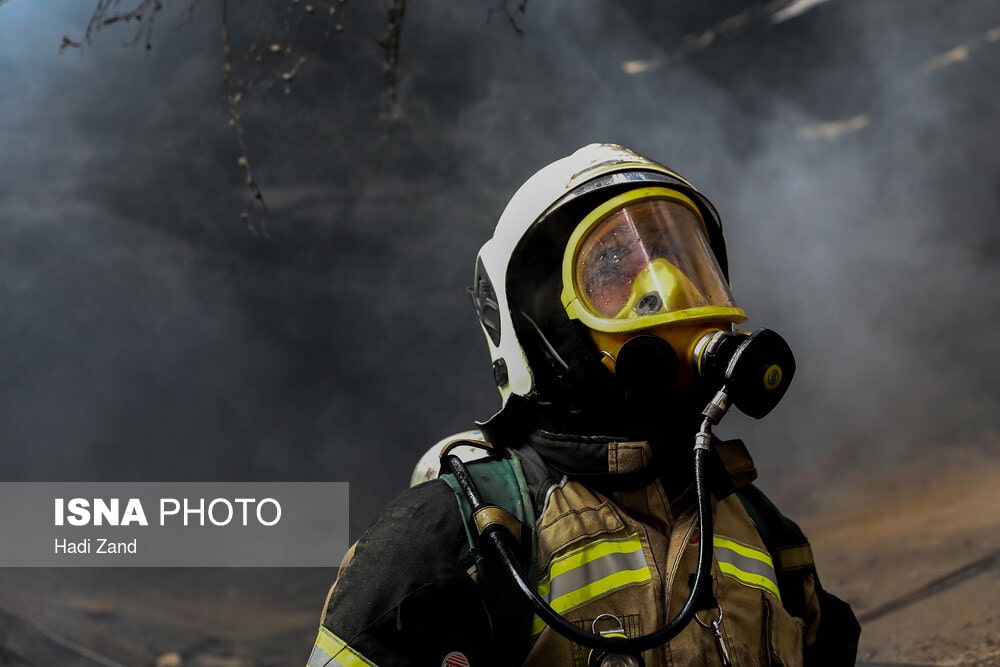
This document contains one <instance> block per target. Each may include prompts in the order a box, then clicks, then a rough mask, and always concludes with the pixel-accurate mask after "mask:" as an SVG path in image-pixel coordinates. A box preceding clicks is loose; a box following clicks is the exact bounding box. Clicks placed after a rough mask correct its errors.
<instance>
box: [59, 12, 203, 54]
mask: <svg viewBox="0 0 1000 667" xmlns="http://www.w3.org/2000/svg"><path fill="white" fill-rule="evenodd" d="M197 2H198V0H192V5H194V4H197ZM126 3H128V4H130V5H131V7H130V8H129V7H128V6H126V7H125V8H124V9H123V8H122V5H123V4H126ZM163 6H164V5H163V0H98V1H97V7H95V8H94V12H93V14H91V15H90V21H89V22H88V23H87V29H86V31H84V33H83V40H82V41H83V42H86V43H88V44H89V43H90V38H91V36H92V35H93V34H94V33H95V32H97V31H98V30H100V29H101V28H104V27H107V26H109V25H114V24H115V23H135V24H136V26H137V29H136V33H135V37H134V38H133V41H132V43H133V44H136V43H138V42H139V41H140V40H142V41H143V42H144V44H145V48H146V50H147V51H148V50H149V49H151V48H153V25H154V23H155V22H156V15H157V14H159V13H160V12H161V11H163ZM143 37H145V39H144V40H143ZM67 41H69V42H72V41H73V40H67V38H63V44H64V45H66V46H71V44H68V43H67Z"/></svg>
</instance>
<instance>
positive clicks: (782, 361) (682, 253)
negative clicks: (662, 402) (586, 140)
mask: <svg viewBox="0 0 1000 667" xmlns="http://www.w3.org/2000/svg"><path fill="white" fill-rule="evenodd" d="M562 278H563V290H562V304H563V306H564V307H565V308H566V312H567V314H568V315H569V317H570V318H571V319H577V320H579V321H581V322H582V323H583V324H584V325H585V326H586V327H587V328H588V329H589V331H590V335H591V338H592V339H593V341H594V344H595V345H596V346H597V348H598V350H600V351H601V354H602V357H603V358H602V362H603V363H604V365H605V366H606V367H607V368H608V369H609V370H610V371H611V372H613V373H614V375H615V377H616V378H617V380H618V382H619V384H620V385H621V386H622V388H623V389H624V390H625V391H626V393H629V394H632V395H639V396H645V397H651V396H652V397H655V396H656V395H658V394H659V395H663V394H665V392H668V391H698V390H702V391H703V392H705V393H709V392H714V391H716V390H718V389H720V388H722V387H725V388H726V389H727V394H728V397H729V400H730V401H731V403H732V404H733V405H735V406H736V407H737V408H739V409H740V410H741V411H742V412H744V413H746V414H747V415H749V416H751V417H754V418H757V419H760V418H761V417H763V416H764V415H766V414H767V413H769V412H770V411H771V410H772V409H773V408H774V407H775V406H776V405H777V404H778V402H779V401H780V400H781V398H782V397H783V396H784V394H785V391H786V390H787V388H788V385H789V383H790V382H791V379H792V376H793V375H794V373H795V359H794V357H793V355H792V352H791V349H790V348H789V347H788V344H787V343H786V342H785V341H784V339H783V338H782V337H781V336H780V335H778V334H777V333H775V332H774V331H771V330H769V329H760V330H758V331H756V332H753V333H749V332H744V331H738V330H734V325H735V324H738V323H740V322H743V321H744V320H746V314H745V313H744V311H743V310H742V309H741V308H739V307H737V306H736V304H735V303H734V302H733V298H732V295H731V294H730V291H729V286H728V283H727V281H726V278H725V276H724V274H723V272H722V270H721V269H720V268H719V264H718V262H717V261H716V258H715V256H714V254H713V253H712V249H711V247H710V246H709V243H708V233H707V229H706V227H705V223H704V221H703V219H702V217H701V215H700V214H699V212H698V207H697V206H696V205H695V203H694V202H693V201H692V200H691V199H690V198H689V197H688V196H686V195H685V194H683V193H681V192H678V191H676V190H672V189H670V188H664V187H646V188H639V189H634V190H629V191H626V192H624V193H622V194H619V195H618V196H616V197H614V198H612V199H610V200H609V201H607V202H605V203H604V204H602V205H601V206H599V207H598V208H596V209H595V210H593V211H592V212H591V213H590V214H589V215H587V216H586V217H585V218H584V219H583V220H582V221H581V222H580V224H579V225H578V226H577V227H576V229H575V231H574V232H573V234H572V235H571V236H570V239H569V241H568V243H567V245H566V251H565V254H564V257H563V270H562Z"/></svg>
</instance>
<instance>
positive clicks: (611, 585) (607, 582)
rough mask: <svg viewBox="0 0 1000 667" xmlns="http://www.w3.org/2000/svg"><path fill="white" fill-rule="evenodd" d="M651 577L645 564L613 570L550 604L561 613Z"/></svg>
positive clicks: (643, 581)
mask: <svg viewBox="0 0 1000 667" xmlns="http://www.w3.org/2000/svg"><path fill="white" fill-rule="evenodd" d="M651 578H652V576H651V575H650V573H649V568H648V567H647V566H645V565H644V566H642V567H641V568H639V569H638V570H624V571H622V572H615V573H614V574H611V575H608V576H607V577H604V578H603V579H598V580H597V581H595V582H593V583H590V584H587V585H586V586H584V587H583V588H578V589H576V590H575V591H571V592H569V593H566V594H565V595H561V596H559V597H557V598H556V599H555V600H552V602H551V603H550V604H551V605H552V608H553V609H555V610H556V611H558V612H559V613H562V612H564V611H569V610H570V609H573V608H575V607H580V606H582V605H583V604H584V603H586V602H589V601H590V600H593V599H595V598H598V597H601V596H602V595H606V594H608V593H610V592H612V591H616V590H618V589H619V588H624V587H625V586H628V585H629V584H641V583H645V582H647V581H649V580H650V579H651Z"/></svg>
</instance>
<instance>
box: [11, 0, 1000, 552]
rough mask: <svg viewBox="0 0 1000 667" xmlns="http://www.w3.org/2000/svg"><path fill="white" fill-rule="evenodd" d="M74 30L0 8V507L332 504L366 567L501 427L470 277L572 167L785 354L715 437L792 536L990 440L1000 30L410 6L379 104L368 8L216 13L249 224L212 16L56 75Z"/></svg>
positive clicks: (74, 59) (563, 7)
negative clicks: (189, 498)
mask: <svg viewBox="0 0 1000 667" xmlns="http://www.w3.org/2000/svg"><path fill="white" fill-rule="evenodd" d="M94 4H95V3H93V2H91V3H87V2H76V1H69V0H62V1H60V2H46V3H37V2H31V1H30V0H8V1H7V2H5V3H0V156H2V157H0V442H2V443H3V447H2V448H0V470H2V477H3V479H5V480H9V481H21V480H53V481H58V480H94V481H100V480H108V481H118V480H135V481H143V480H209V481H210V480H220V481H225V480H303V481H306V480H335V481H348V482H350V484H351V503H352V506H351V516H352V534H354V535H357V534H358V532H359V531H360V530H361V529H363V527H364V526H365V525H367V524H368V523H369V522H370V521H371V520H372V519H373V518H374V516H375V515H376V513H377V512H378V510H379V508H380V507H381V506H382V505H384V504H385V503H386V502H388V501H389V500H390V499H391V498H392V497H393V496H395V495H396V494H397V493H398V492H400V491H401V490H402V489H403V488H404V487H405V486H406V485H407V483H408V479H409V474H410V471H411V470H412V467H413V465H414V463H415V462H416V460H417V459H418V457H419V456H420V455H421V454H422V453H423V452H424V451H425V450H426V449H427V448H428V447H430V446H431V445H432V444H433V443H435V442H436V441H437V440H438V439H440V438H442V437H444V436H446V435H449V434H451V433H455V432H457V431H462V430H465V429H467V428H471V427H472V426H473V421H474V420H475V419H483V418H486V417H488V416H489V415H491V414H492V413H493V412H494V411H495V410H496V409H497V408H498V407H499V396H498V395H497V394H496V391H495V389H494V387H493V384H492V376H491V372H490V365H489V360H488V356H487V351H486V347H485V345H484V342H483V338H482V333H481V331H480V330H479V327H478V324H477V322H476V319H475V317H474V315H473V312H472V309H471V306H470V304H469V303H468V298H467V296H466V294H465V286H466V285H467V284H469V283H470V282H471V279H472V270H473V266H474V259H475V254H476V251H477V249H478V247H479V246H480V245H481V244H482V243H483V242H484V241H485V240H486V239H487V238H488V237H489V236H490V235H491V233H492V229H493V226H494V224H495V222H496V220H497V218H498V216H499V214H500V212H501V210H502V209H503V206H504V204H505V203H506V201H507V199H508V198H509V197H510V195H511V194H512V193H513V192H514V190H515V189H516V188H517V187H518V185H520V183H521V182H523V181H524V180H525V179H527V178H528V177H529V176H530V175H531V174H532V173H534V172H535V171H536V170H537V169H539V168H541V167H542V166H544V165H545V164H547V163H549V162H551V161H552V160H554V159H557V158H558V157H561V156H563V155H565V154H567V153H569V152H571V151H573V150H575V149H576V148H578V147H580V146H582V145H584V144H587V143H590V142H594V141H601V142H614V143H620V144H623V145H626V146H629V147H631V148H633V149H634V150H636V151H638V152H640V153H642V154H644V155H647V156H649V157H651V158H654V159H658V160H660V161H662V162H664V163H666V164H668V165H671V166H672V167H673V168H675V169H677V170H678V171H680V172H681V173H682V174H684V175H685V176H686V177H688V178H689V179H690V180H692V181H693V182H694V183H696V184H697V185H698V186H699V187H700V189H702V191H704V192H705V193H706V194H707V195H708V196H709V197H710V198H711V199H712V200H713V201H714V203H715V204H716V206H717V207H718V208H719V210H720V212H721V214H722V217H723V223H724V226H725V229H726V232H727V238H728V243H729V251H730V257H731V264H732V275H733V290H734V293H735V296H736V298H737V301H738V302H739V303H740V304H741V305H742V306H743V307H744V308H745V309H746V310H747V311H748V313H749V314H750V316H751V320H750V322H749V324H748V326H749V327H751V328H754V327H768V328H773V329H775V330H777V331H779V332H781V333H782V334H783V335H784V336H785V337H786V338H787V339H788V341H789V343H790V344H791V346H792V348H793V350H794V351H795V353H796V356H797V360H798V374H797V377H796V380H795V382H794V383H793V385H792V388H791V390H790V392H789V394H788V395H787V397H786V399H785V400H784V401H783V403H782V405H781V406H780V407H779V408H778V409H777V410H776V411H775V412H774V413H772V414H771V415H770V416H769V417H767V418H766V419H765V420H763V421H761V422H752V421H751V420H749V419H745V418H742V417H739V416H736V415H733V416H730V417H729V419H727V421H726V422H725V423H724V424H723V427H722V429H721V430H722V432H723V434H724V435H728V436H741V437H744V438H745V439H746V441H747V442H748V444H749V445H750V448H751V451H752V452H753V453H754V455H755V457H756V458H757V460H758V464H759V468H760V469H761V477H762V480H761V485H762V486H763V488H764V489H765V490H768V491H770V492H772V493H773V494H774V495H775V496H776V497H777V498H778V499H779V500H782V501H783V502H785V503H787V504H789V505H791V506H792V507H795V506H796V505H799V506H802V505H801V504H802V503H807V502H808V501H809V499H810V496H811V494H813V493H822V486H823V481H824V480H827V479H832V478H836V477H837V476H839V475H843V474H845V473H846V472H847V471H850V470H858V469H865V468H870V469H873V470H874V469H879V466H889V465H891V463H892V462H893V461H894V460H896V459H908V458H913V457H919V456H920V455H921V452H922V451H926V450H927V449H928V448H944V447H948V446H950V445H952V444H955V443H957V442H970V441H973V442H974V441H975V440H976V439H977V438H982V437H986V436H987V435H990V434H994V433H996V432H997V430H998V426H1000V411H998V409H997V408H998V396H1000V391H998V389H1000V388H998V380H997V358H998V357H997V351H996V336H997V334H996V331H997V324H998V319H1000V299H998V296H997V292H998V287H1000V280H998V277H1000V276H998V270H1000V269H998V262H997V257H998V256H1000V225H998V224H997V217H998V213H1000V116H998V113H1000V95H998V92H997V86H996V82H997V81H998V80H1000V79H998V74H1000V5H998V4H997V3H996V2H995V1H978V0H964V1H963V2H961V3H956V2H946V1H944V0H935V1H932V0H910V1H907V2H902V1H901V0H829V1H825V2H823V1H819V2H817V1H815V0H814V1H809V0H798V1H797V2H783V1H777V2H768V3H756V2H752V1H750V0H727V1H722V0H718V1H715V2H698V3H694V2H690V3H680V2H597V1H596V0H586V1H583V0H574V1H572V2H569V1H562V2H551V1H550V2H529V3H527V5H526V11H524V12H523V13H520V12H518V13H514V14H513V17H514V19H515V20H516V23H517V27H516V28H515V26H514V25H512V23H511V22H510V21H509V20H508V17H507V15H506V14H505V13H504V12H503V11H497V10H498V8H501V9H502V8H503V5H502V4H501V3H500V2H499V1H492V0H491V1H489V2H487V1H482V2H460V1H457V0H454V1H444V0H427V1H423V2H419V1H412V2H409V3H407V7H406V14H405V19H404V21H403V25H402V32H401V42H400V50H399V63H398V68H397V71H396V74H397V85H396V88H395V95H396V103H395V106H393V105H392V103H391V101H389V100H387V88H386V83H385V80H384V76H383V52H382V49H381V48H380V46H379V45H378V44H377V42H376V40H377V39H379V38H380V37H382V35H383V34H384V33H385V30H386V10H385V6H384V5H383V4H382V3H368V2H364V3H363V2H357V1H353V0H352V1H350V2H346V3H341V2H335V3H333V4H324V3H316V5H315V7H314V9H315V11H314V12H313V13H307V12H306V3H305V2H303V3H298V2H292V1H288V2H273V3H242V2H241V3H230V4H231V5H232V6H231V7H230V19H229V29H230V33H231V39H232V45H233V50H234V58H233V68H234V69H233V73H234V78H235V79H236V80H237V82H238V83H239V85H240V86H241V90H243V91H244V93H243V97H242V99H241V101H240V105H239V108H240V111H241V113H242V117H243V121H244V125H245V133H246V138H247V144H248V157H249V159H250V163H251V165H252V168H253V171H254V175H255V177H256V179H257V181H258V182H259V183H260V185H261V187H262V188H263V192H264V196H265V199H266V202H267V205H268V207H269V211H270V213H269V215H267V216H266V217H264V216H262V215H261V213H260V210H259V209H258V208H254V207H253V206H252V205H251V204H252V202H250V201H249V200H250V192H249V190H248V189H247V187H246V186H245V185H244V183H243V172H242V170H241V169H240V167H239V166H238V165H237V160H238V158H239V156H240V150H239V147H238V145H237V143H236V141H235V139H234V136H233V133H232V131H231V130H230V128H229V127H228V125H227V122H228V111H227V105H226V97H225V90H224V87H223V80H222V68H223V49H222V44H221V41H220V37H219V34H220V30H221V28H220V20H219V7H218V5H217V4H216V3H213V2H202V3H199V4H197V5H196V6H195V8H194V12H193V14H192V15H191V16H190V17H189V16H188V15H187V3H185V2H175V3H174V4H169V5H167V9H166V10H165V11H164V12H162V13H161V15H159V16H158V18H157V23H156V25H155V31H154V33H153V36H152V48H151V49H149V50H146V49H144V48H143V40H142V39H140V41H139V43H138V44H137V45H133V46H128V45H127V43H128V42H130V41H131V40H132V38H133V36H134V34H135V27H134V25H131V24H129V25H111V26H107V27H105V28H104V29H102V30H100V31H98V32H97V33H95V34H94V35H93V37H92V39H91V41H90V43H89V44H85V45H84V48H82V49H76V48H72V47H71V48H68V49H66V50H65V51H64V52H63V53H62V54H61V55H60V53H59V45H60V41H61V39H62V37H63V36H64V35H67V36H69V37H70V38H72V39H74V40H79V39H80V37H81V35H82V34H83V31H84V28H85V26H86V24H87V21H88V19H89V17H90V12H91V11H92V9H93V5H94ZM515 5H516V3H513V2H509V3H507V9H508V10H511V11H512V12H513V11H514V10H516V6H515ZM331 8H333V9H334V10H335V12H334V13H332V14H331V13H330V11H329V10H330V9H331ZM338 26H339V29H338ZM519 30H520V32H519ZM271 44H278V45H280V47H281V48H280V49H279V50H278V51H277V52H275V51H272V49H271V48H270V45H271ZM299 58H302V59H303V60H302V61H301V63H300V62H299V60H298V59H299ZM288 72H294V75H295V76H294V80H292V81H284V80H283V79H282V76H281V74H282V73H288ZM286 78H287V77H286ZM386 116H390V117H392V118H391V119H390V120H386V119H385V117H386ZM380 117H381V118H380ZM243 211H247V212H249V219H248V220H247V221H244V220H241V217H240V213H241V212H243Z"/></svg>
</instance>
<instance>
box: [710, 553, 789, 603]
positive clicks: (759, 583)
mask: <svg viewBox="0 0 1000 667" xmlns="http://www.w3.org/2000/svg"><path fill="white" fill-rule="evenodd" d="M719 570H720V571H721V572H722V573H723V574H725V575H727V576H729V577H730V578H732V579H735V580H736V581H738V582H740V583H741V584H743V585H744V586H750V587H751V588H759V589H761V590H762V591H767V592H768V593H770V594H771V595H773V596H774V597H776V598H777V599H778V600H781V593H780V592H778V585H777V584H776V583H774V582H773V581H771V580H770V579H768V578H767V577H765V576H763V575H760V574H753V573H752V572H744V571H743V570H741V569H740V568H738V567H736V566H735V565H733V564H731V563H726V562H725V561H721V560H720V561H719Z"/></svg>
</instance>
